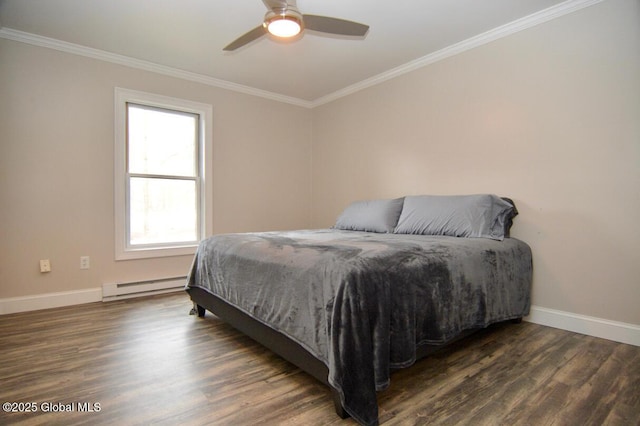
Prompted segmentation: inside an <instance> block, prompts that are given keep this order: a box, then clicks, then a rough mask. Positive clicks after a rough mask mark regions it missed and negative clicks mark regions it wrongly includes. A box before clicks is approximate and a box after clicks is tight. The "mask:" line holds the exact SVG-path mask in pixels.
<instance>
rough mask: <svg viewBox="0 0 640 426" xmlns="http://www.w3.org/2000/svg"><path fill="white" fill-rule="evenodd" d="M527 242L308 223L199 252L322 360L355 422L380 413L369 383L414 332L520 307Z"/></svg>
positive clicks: (215, 286) (376, 383)
mask: <svg viewBox="0 0 640 426" xmlns="http://www.w3.org/2000/svg"><path fill="white" fill-rule="evenodd" d="M531 280H532V259H531V250H530V248H529V246H528V245H526V244H525V243H523V242H522V241H519V240H517V239H513V238H506V239H505V240H504V241H495V240H489V239H482V238H456V237H444V236H425V235H397V234H376V233H369V232H356V231H339V230H333V229H331V230H305V231H290V232H266V233H248V234H227V235H217V236H214V237H211V238H209V239H208V240H206V241H204V242H203V243H202V244H201V245H200V247H199V249H198V252H197V254H196V257H195V259H194V263H193V268H192V271H191V274H190V276H189V280H188V284H187V286H196V287H202V288H204V289H206V290H207V291H209V292H211V293H213V294H215V295H217V296H219V297H221V298H223V299H224V300H226V301H227V302H229V303H230V304H232V305H234V306H235V307H237V308H239V309H240V310H242V311H244V312H245V313H247V314H249V315H251V316H253V317H254V318H256V319H257V320H259V321H261V322H263V323H264V324H266V325H268V326H269V327H271V328H273V329H275V330H277V331H280V332H282V333H284V334H286V335H288V336H289V337H291V338H292V339H293V340H295V341H296V342H298V343H299V344H301V345H302V346H303V347H305V348H306V349H307V350H308V351H309V352H311V353H312V354H313V355H314V356H316V357H317V358H318V359H320V360H321V361H322V362H324V363H325V365H327V367H328V369H329V378H328V380H329V383H331V385H332V386H334V387H335V388H336V389H337V390H338V392H339V393H340V396H341V398H342V402H343V406H344V408H345V410H346V411H347V412H348V413H349V414H350V415H351V416H352V417H353V418H354V419H355V420H357V421H358V422H359V423H361V424H365V425H375V424H377V423H378V406H377V400H376V391H379V390H382V389H385V388H386V387H387V386H388V385H389V374H390V369H391V368H398V367H406V366H409V365H411V364H412V363H413V362H414V361H415V359H416V347H417V346H418V345H420V344H422V343H431V344H433V343H444V342H447V341H449V340H451V339H452V338H454V337H456V335H458V334H459V333H460V332H462V331H464V330H467V329H471V328H479V327H486V326H487V325H489V324H491V323H494V322H498V321H503V320H508V319H512V318H519V317H522V316H525V315H527V314H528V312H529V307H530V287H531Z"/></svg>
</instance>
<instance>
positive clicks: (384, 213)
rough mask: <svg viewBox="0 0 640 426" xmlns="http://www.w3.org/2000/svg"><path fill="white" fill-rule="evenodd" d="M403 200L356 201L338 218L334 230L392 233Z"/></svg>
mask: <svg viewBox="0 0 640 426" xmlns="http://www.w3.org/2000/svg"><path fill="white" fill-rule="evenodd" d="M402 201H403V198H396V199H393V200H368V201H356V202H354V203H351V204H350V205H349V206H347V208H346V209H344V211H343V212H342V214H341V215H340V216H339V217H338V220H337V221H336V224H335V226H334V228H336V229H344V230H349V231H369V232H393V230H394V228H395V226H396V225H397V223H398V217H400V212H401V211H402Z"/></svg>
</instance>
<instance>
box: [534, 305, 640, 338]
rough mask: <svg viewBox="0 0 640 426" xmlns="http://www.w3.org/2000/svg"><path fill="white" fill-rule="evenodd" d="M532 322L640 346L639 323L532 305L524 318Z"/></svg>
mask: <svg viewBox="0 0 640 426" xmlns="http://www.w3.org/2000/svg"><path fill="white" fill-rule="evenodd" d="M524 320H525V321H528V322H532V323H534V324H540V325H545V326H548V327H554V328H559V329H562V330H567V331H573V332H574V333H580V334H586V335H588V336H594V337H600V338H602V339H607V340H613V341H614V342H620V343H626V344H629V345H634V346H640V325H636V324H629V323H625V322H618V321H610V320H606V319H602V318H596V317H590V316H586V315H579V314H573V313H571V312H564V311H557V310H555V309H549V308H543V307H541V306H532V307H531V313H530V315H529V316H528V317H526V318H525V319H524Z"/></svg>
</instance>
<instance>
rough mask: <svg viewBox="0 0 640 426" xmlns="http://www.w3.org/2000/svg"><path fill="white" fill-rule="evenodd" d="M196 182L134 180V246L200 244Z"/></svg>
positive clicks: (132, 235)
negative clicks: (195, 242)
mask: <svg viewBox="0 0 640 426" xmlns="http://www.w3.org/2000/svg"><path fill="white" fill-rule="evenodd" d="M196 186H197V185H196V182H195V181H193V180H175V179H153V178H131V181H130V194H131V198H130V208H131V211H130V217H129V220H130V240H129V243H130V245H139V244H155V243H177V242H189V241H197V239H198V225H197V223H198V222H197V221H198V218H197V211H198V208H197V196H196V193H197V191H196V189H197V188H196Z"/></svg>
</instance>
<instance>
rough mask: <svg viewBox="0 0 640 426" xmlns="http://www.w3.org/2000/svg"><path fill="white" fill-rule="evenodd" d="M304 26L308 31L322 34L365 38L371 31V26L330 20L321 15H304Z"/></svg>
mask: <svg viewBox="0 0 640 426" xmlns="http://www.w3.org/2000/svg"><path fill="white" fill-rule="evenodd" d="M302 17H303V18H304V26H305V28H306V29H308V30H313V31H320V32H322V33H329V34H339V35H346V36H363V35H365V34H366V33H367V31H369V26H368V25H364V24H360V23H358V22H353V21H347V20H345V19H338V18H330V17H328V16H319V15H302Z"/></svg>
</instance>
